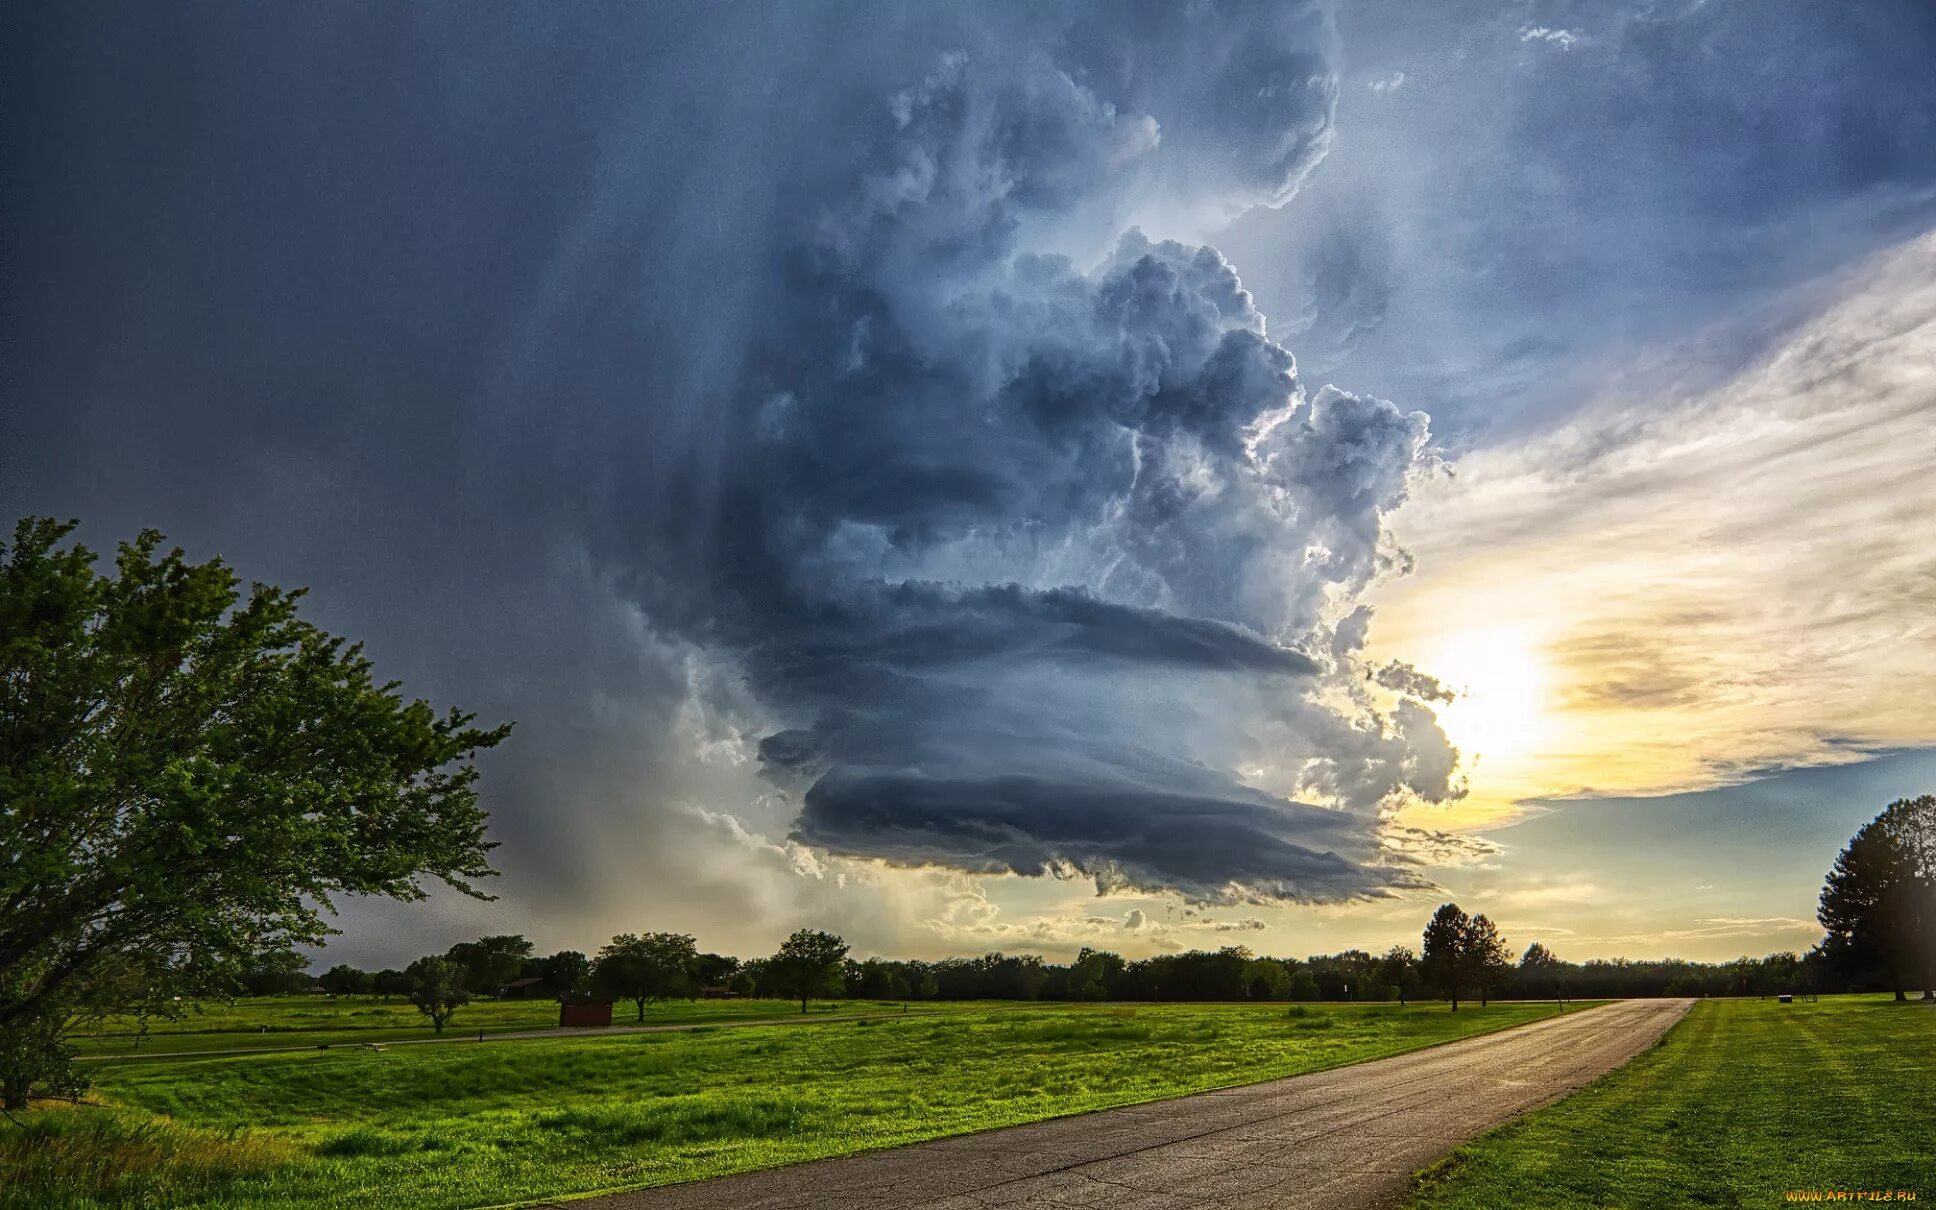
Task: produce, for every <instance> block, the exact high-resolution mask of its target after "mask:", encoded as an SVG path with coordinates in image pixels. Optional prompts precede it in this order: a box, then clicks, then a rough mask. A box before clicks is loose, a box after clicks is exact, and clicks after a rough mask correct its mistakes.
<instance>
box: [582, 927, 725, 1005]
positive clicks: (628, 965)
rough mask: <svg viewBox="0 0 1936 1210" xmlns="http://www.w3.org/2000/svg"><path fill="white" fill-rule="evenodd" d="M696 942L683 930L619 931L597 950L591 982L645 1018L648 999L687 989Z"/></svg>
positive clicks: (682, 994)
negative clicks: (636, 1009)
mask: <svg viewBox="0 0 1936 1210" xmlns="http://www.w3.org/2000/svg"><path fill="white" fill-rule="evenodd" d="M698 955H699V949H698V943H697V942H695V941H694V940H693V939H692V938H691V937H689V936H687V935H686V934H685V933H644V934H639V933H620V934H619V935H618V936H616V937H614V938H612V940H611V943H610V944H609V945H606V946H605V947H604V948H602V949H600V950H599V951H598V961H596V962H594V963H592V982H593V983H594V984H595V985H597V987H598V989H599V990H600V991H602V992H604V993H605V994H607V995H609V996H615V997H617V998H619V999H621V1000H630V1001H632V1003H633V1004H635V1005H637V1006H638V1010H639V1020H640V1021H644V1020H645V1005H646V1002H647V1001H649V1000H670V999H671V998H672V997H674V996H684V995H687V994H689V993H690V990H691V987H692V976H691V974H690V973H688V972H690V971H691V970H692V964H693V960H694V959H695V958H697V957H698Z"/></svg>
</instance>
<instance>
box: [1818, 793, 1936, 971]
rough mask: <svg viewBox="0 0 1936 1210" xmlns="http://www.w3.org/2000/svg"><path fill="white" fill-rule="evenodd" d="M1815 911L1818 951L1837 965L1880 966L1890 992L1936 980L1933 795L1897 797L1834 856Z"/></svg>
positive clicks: (1935, 799)
mask: <svg viewBox="0 0 1936 1210" xmlns="http://www.w3.org/2000/svg"><path fill="white" fill-rule="evenodd" d="M1816 918H1817V919H1818V920H1819V921H1820V922H1821V925H1822V928H1823V929H1824V930H1826V932H1827V936H1826V937H1824V938H1823V941H1822V952H1823V953H1824V955H1825V956H1826V957H1827V958H1828V960H1829V961H1831V962H1833V963H1834V964H1836V965H1838V966H1841V967H1843V968H1856V969H1862V968H1874V969H1879V970H1880V971H1882V972H1883V974H1884V975H1885V977H1886V978H1887V981H1888V983H1889V986H1890V988H1891V990H1893V991H1894V992H1895V995H1896V999H1898V1000H1902V999H1906V998H1907V997H1906V996H1905V995H1904V988H1905V986H1906V985H1907V983H1908V982H1909V981H1910V980H1911V979H1913V980H1914V981H1915V982H1917V983H1920V984H1921V985H1922V988H1923V994H1924V996H1925V997H1928V996H1930V995H1931V994H1932V988H1936V797H1933V796H1930V795H1927V794H1926V795H1923V796H1922V797H1920V798H1905V799H1898V800H1897V801H1895V802H1892V803H1890V804H1889V805H1888V806H1887V807H1885V808H1884V809H1883V811H1882V813H1881V814H1880V815H1877V816H1876V817H1875V818H1874V819H1872V820H1870V821H1869V822H1868V823H1866V824H1863V825H1862V827H1861V828H1860V829H1859V830H1858V831H1857V832H1856V834H1855V836H1854V837H1853V838H1851V839H1850V841H1849V843H1848V847H1847V848H1844V849H1843V850H1842V852H1841V853H1840V854H1838V855H1837V856H1836V858H1835V864H1834V866H1833V867H1832V868H1831V869H1830V870H1829V872H1828V877H1827V878H1826V880H1825V881H1824V883H1823V886H1822V895H1821V900H1820V903H1819V906H1818V908H1817V910H1816Z"/></svg>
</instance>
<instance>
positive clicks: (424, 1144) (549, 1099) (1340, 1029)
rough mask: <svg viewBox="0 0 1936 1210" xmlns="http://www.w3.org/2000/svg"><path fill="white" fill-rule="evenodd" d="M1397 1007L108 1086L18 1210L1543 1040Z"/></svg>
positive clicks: (473, 1055) (1024, 1010)
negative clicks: (1491, 1034)
mask: <svg viewBox="0 0 1936 1210" xmlns="http://www.w3.org/2000/svg"><path fill="white" fill-rule="evenodd" d="M1552 1012H1553V1009H1552V1007H1551V1006H1549V1005H1543V1004H1537V1005H1535V1004H1512V1005H1494V1006H1493V1007H1491V1008H1489V1009H1478V1008H1473V1009H1471V1010H1469V1011H1462V1012H1459V1013H1457V1014H1456V1015H1455V1014H1452V1013H1449V1012H1446V1011H1445V1009H1444V1007H1443V1006H1442V1005H1441V1006H1413V1007H1410V1008H1405V1009H1400V1008H1398V1007H1397V1006H1396V1005H1363V1004H1359V1005H1346V1004H1329V1005H1309V1006H1306V1005H1298V1006H1293V1007H1287V1006H1285V1005H1281V1004H1275V1005H1243V1004H1231V1005H1214V1006H1212V1005H1140V1006H1127V1005H1027V1006H1021V1005H1010V1006H1007V1007H1003V1008H999V1009H980V1008H971V1009H968V1010H965V1011H959V1012H947V1013H937V1014H934V1015H929V1016H917V1015H910V1016H908V1017H905V1018H892V1019H885V1020H870V1021H859V1022H844V1023H833V1022H830V1023H826V1024H820V1025H811V1026H804V1027H803V1026H800V1025H797V1024H794V1025H770V1026H758V1027H754V1028H747V1029H717V1028H712V1029H708V1028H706V1027H703V1026H702V1027H701V1028H700V1029H699V1030H696V1031H690V1032H681V1033H660V1034H631V1035H624V1036H615V1037H607V1038H584V1039H579V1038H560V1039H545V1040H533V1041H503V1042H492V1043H485V1044H482V1045H479V1044H477V1043H475V1042H472V1043H470V1044H468V1045H465V1044H452V1045H445V1046H413V1047H404V1048H397V1049H389V1050H385V1051H381V1052H373V1051H368V1050H363V1049H361V1048H356V1049H332V1050H329V1051H316V1050H313V1049H312V1050H309V1051H305V1052H298V1053H290V1054H272V1055H240V1056H233V1057H226V1058H213V1059H176V1060H173V1061H167V1062H151V1063H115V1064H108V1065H104V1066H103V1067H102V1068H100V1069H99V1071H98V1078H99V1081H100V1089H99V1091H100V1097H101V1100H102V1101H103V1104H102V1105H99V1106H84V1107H80V1108H76V1109H47V1110H37V1111H36V1112H35V1113H34V1114H33V1115H32V1117H31V1119H30V1122H31V1126H30V1128H29V1129H28V1130H27V1131H24V1132H21V1131H7V1132H0V1207H7V1208H9V1210H12V1208H20V1210H24V1208H25V1207H28V1206H34V1207H82V1206H97V1205H109V1204H113V1205H128V1204H141V1205H149V1206H175V1205H190V1204H197V1205H220V1206H225V1207H238V1208H239V1207H298V1206H300V1207H304V1208H306V1210H307V1208H317V1210H320V1208H323V1207H337V1208H345V1210H347V1208H351V1207H377V1206H392V1205H410V1206H413V1207H425V1208H436V1207H457V1206H480V1205H491V1204H500V1203H505V1202H513V1201H518V1200H522V1199H530V1198H537V1197H545V1196H557V1195H563V1194H569V1193H584V1192H591V1191H595V1190H604V1189H615V1188H624V1187H632V1186H641V1185H650V1184H662V1183H667V1182H672V1181H680V1180H689V1179H693V1178H697V1177H704V1176H711V1175H717V1174H720V1173H725V1172H733V1171H739V1170H744V1169H749V1168H756V1167H765V1166H769V1165H774V1164H781V1163H788V1162H792V1161H796V1160H804V1159H812V1158H818V1157H822V1156H829V1155H837V1154H842V1153H846V1152H852V1151H859V1150H865V1149H868V1148H874V1147H883V1146H888V1145H891V1144H895V1143H902V1142H910V1141H914V1140H917V1139H926V1138H935V1137H939V1136H942V1135H948V1134H956V1133H960V1132H963V1131H969V1130H978V1129H983V1128H987V1127H992V1126H1002V1125H1010V1124H1014V1123H1018V1122H1026V1121H1035V1120H1038V1119H1041V1118H1045V1117H1053V1116H1057V1115H1061V1114H1068V1113H1075V1112H1079V1111H1082V1110H1088V1109H1098V1108H1103V1107H1105V1106H1111V1105H1123V1104H1129V1103H1133V1102H1139V1101H1146V1100H1151V1099H1155V1098H1159V1097H1166V1096H1174V1095H1178V1094H1181V1093H1187V1092H1195V1091H1201V1090H1204V1089H1209V1088H1217V1087H1225V1086H1228V1085H1232V1084H1241V1083H1247V1082H1251V1081H1256V1080H1262V1079H1269V1078H1272V1077H1275V1076H1283V1075H1293V1074H1297V1073H1300V1072H1306V1071H1314V1070H1317V1069H1320V1068H1325V1067H1332V1066H1336V1065H1339V1064H1343V1063H1351V1062H1357V1061H1359V1060H1363V1059H1370V1058H1377V1057H1381V1056H1384V1055H1390V1054H1396V1053H1399V1052H1401V1051H1406V1050H1411V1049H1415V1048H1417V1047H1420V1046H1428V1045H1432V1044H1434V1043H1437V1042H1443V1041H1449V1040H1451V1039H1454V1038H1458V1037H1465V1036H1469V1035H1472V1034H1477V1033H1483V1032H1488V1031H1490V1030H1494V1029H1499V1028H1503V1027H1506V1026H1510V1025H1517V1024H1521V1023H1523V1022H1527V1021H1532V1020H1537V1019H1539V1018H1543V1017H1545V1016H1548V1015H1549V1014H1551V1013H1552Z"/></svg>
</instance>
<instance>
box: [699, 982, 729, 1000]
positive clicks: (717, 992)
mask: <svg viewBox="0 0 1936 1210" xmlns="http://www.w3.org/2000/svg"><path fill="white" fill-rule="evenodd" d="M699 998H700V999H701V1000H737V999H739V993H738V992H736V991H734V990H733V989H732V988H730V987H727V986H726V985H724V984H719V985H717V986H713V987H702V988H700V989H699Z"/></svg>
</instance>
